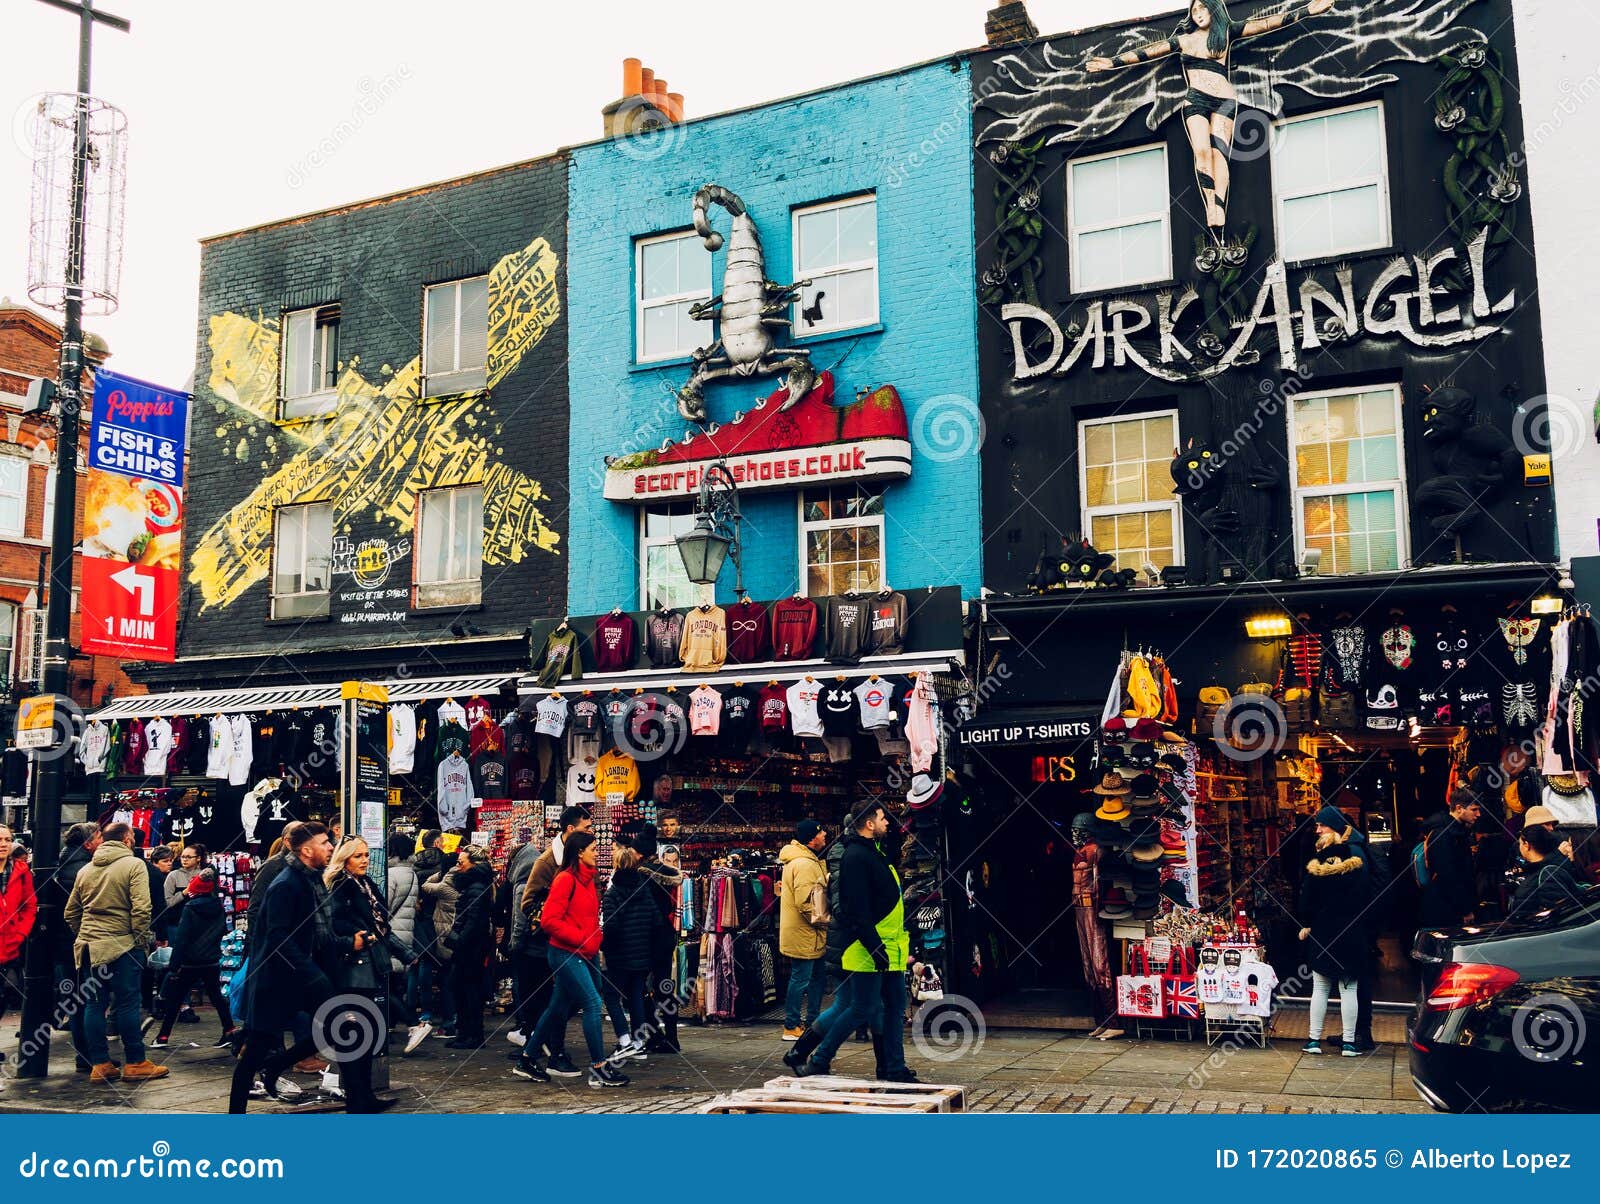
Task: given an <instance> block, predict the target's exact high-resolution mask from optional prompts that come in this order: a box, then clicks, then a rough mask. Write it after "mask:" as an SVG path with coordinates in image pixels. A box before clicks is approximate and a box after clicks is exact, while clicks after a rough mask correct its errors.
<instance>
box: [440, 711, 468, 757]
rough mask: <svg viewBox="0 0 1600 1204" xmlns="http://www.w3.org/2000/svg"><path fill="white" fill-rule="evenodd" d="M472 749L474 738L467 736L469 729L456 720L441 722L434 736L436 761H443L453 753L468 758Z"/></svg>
mask: <svg viewBox="0 0 1600 1204" xmlns="http://www.w3.org/2000/svg"><path fill="white" fill-rule="evenodd" d="M471 747H472V737H471V736H470V735H468V734H467V729H466V728H465V727H464V726H462V725H461V724H459V723H457V722H455V721H454V720H451V721H449V722H448V723H446V722H443V721H441V722H440V724H439V729H438V731H437V733H436V734H435V735H434V740H433V757H434V760H435V761H442V760H444V758H446V757H448V756H449V755H450V754H451V753H455V754H456V755H457V756H462V757H464V756H466V755H467V751H468V750H469V749H470V748H471Z"/></svg>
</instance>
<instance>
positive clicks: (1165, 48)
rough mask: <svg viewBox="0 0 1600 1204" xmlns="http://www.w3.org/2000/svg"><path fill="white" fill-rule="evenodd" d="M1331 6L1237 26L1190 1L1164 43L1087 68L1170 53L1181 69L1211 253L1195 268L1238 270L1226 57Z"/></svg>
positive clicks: (1241, 253) (1232, 111)
mask: <svg viewBox="0 0 1600 1204" xmlns="http://www.w3.org/2000/svg"><path fill="white" fill-rule="evenodd" d="M1333 2H1334V0H1304V3H1300V4H1296V5H1294V6H1293V7H1291V8H1288V9H1285V10H1284V11H1283V12H1279V13H1272V14H1269V15H1263V16H1254V17H1250V18H1248V19H1247V20H1244V21H1235V20H1233V18H1232V17H1230V16H1229V15H1228V5H1227V0H1191V3H1190V5H1189V17H1188V20H1187V21H1185V22H1184V24H1183V26H1182V27H1181V29H1180V30H1179V32H1178V33H1177V34H1175V35H1174V36H1173V37H1170V38H1168V39H1167V40H1166V41H1164V42H1146V43H1145V44H1144V45H1142V46H1135V47H1133V48H1132V49H1131V50H1125V51H1123V52H1122V53H1121V54H1119V55H1117V56H1116V57H1114V58H1104V57H1101V56H1096V57H1094V58H1091V59H1089V61H1088V62H1087V63H1085V64H1084V67H1085V69H1086V70H1088V71H1090V72H1094V73H1099V72H1103V71H1114V70H1116V69H1117V68H1119V67H1136V66H1138V65H1139V64H1141V63H1147V62H1150V61H1151V60H1153V59H1159V58H1163V57H1165V56H1166V55H1169V54H1175V55H1177V56H1178V60H1179V62H1181V63H1182V64H1183V76H1184V81H1185V82H1186V83H1187V84H1188V86H1189V90H1188V92H1187V93H1186V94H1185V95H1184V98H1183V128H1184V132H1185V133H1186V134H1187V135H1188V137H1189V147H1190V149H1191V150H1192V151H1193V152H1194V177H1195V183H1196V184H1197V185H1198V187H1199V189H1200V200H1201V202H1202V203H1203V204H1204V205H1205V211H1206V230H1207V232H1208V233H1209V234H1210V235H1211V246H1209V247H1207V248H1206V249H1205V250H1204V251H1202V252H1201V253H1200V254H1199V255H1198V256H1197V257H1196V258H1195V267H1196V268H1197V269H1198V270H1199V271H1202V272H1214V271H1216V270H1217V268H1218V267H1219V266H1220V265H1221V264H1223V263H1228V264H1230V265H1232V266H1238V265H1239V264H1242V263H1243V262H1244V260H1245V256H1246V250H1245V248H1244V247H1243V246H1240V245H1236V244H1235V245H1230V244H1228V243H1226V242H1225V241H1224V230H1225V228H1226V226H1227V224H1228V185H1229V182H1230V176H1229V165H1228V160H1229V157H1230V155H1231V154H1232V152H1233V126H1234V121H1235V120H1236V119H1237V117H1238V116H1239V96H1238V93H1237V92H1236V91H1235V90H1234V86H1233V80H1232V79H1231V78H1230V77H1229V75H1228V52H1229V51H1230V50H1231V49H1232V45H1233V39H1234V38H1236V37H1237V38H1253V37H1256V36H1257V35H1259V34H1264V33H1272V32H1273V31H1274V30H1279V29H1282V28H1284V26H1286V25H1293V24H1294V23H1295V22H1297V21H1299V20H1301V19H1302V18H1305V17H1316V16H1320V15H1321V14H1323V13H1325V12H1327V11H1329V10H1330V9H1331V8H1333Z"/></svg>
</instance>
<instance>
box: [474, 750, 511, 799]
mask: <svg viewBox="0 0 1600 1204" xmlns="http://www.w3.org/2000/svg"><path fill="white" fill-rule="evenodd" d="M472 785H473V789H474V790H475V792H476V793H477V796H478V797H479V798H510V797H511V780H510V774H509V770H508V768H507V763H506V754H505V749H504V742H503V741H502V742H501V745H500V746H498V747H490V746H488V745H485V746H484V748H483V749H482V750H481V751H480V752H479V753H478V754H477V755H475V756H474V757H473V758H472Z"/></svg>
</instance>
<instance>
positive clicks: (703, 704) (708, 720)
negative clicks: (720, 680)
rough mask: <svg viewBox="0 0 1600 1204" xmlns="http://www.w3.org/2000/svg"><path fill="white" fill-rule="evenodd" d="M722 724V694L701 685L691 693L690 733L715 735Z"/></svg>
mask: <svg viewBox="0 0 1600 1204" xmlns="http://www.w3.org/2000/svg"><path fill="white" fill-rule="evenodd" d="M721 725H722V695H721V694H718V693H717V692H716V691H715V690H713V689H712V688H711V687H710V686H701V687H699V688H698V689H697V690H695V691H694V692H693V693H692V694H690V695H689V733H690V735H694V736H715V735H716V734H717V732H718V730H719V729H720V728H721Z"/></svg>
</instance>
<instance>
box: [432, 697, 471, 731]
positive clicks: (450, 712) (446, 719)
mask: <svg viewBox="0 0 1600 1204" xmlns="http://www.w3.org/2000/svg"><path fill="white" fill-rule="evenodd" d="M438 711H439V724H440V726H443V725H444V724H446V723H459V724H460V725H461V726H462V727H466V726H467V708H466V707H464V706H462V705H461V704H460V703H459V702H457V701H456V700H455V699H454V698H446V699H445V700H444V701H443V702H441V703H440V704H439V707H438Z"/></svg>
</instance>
